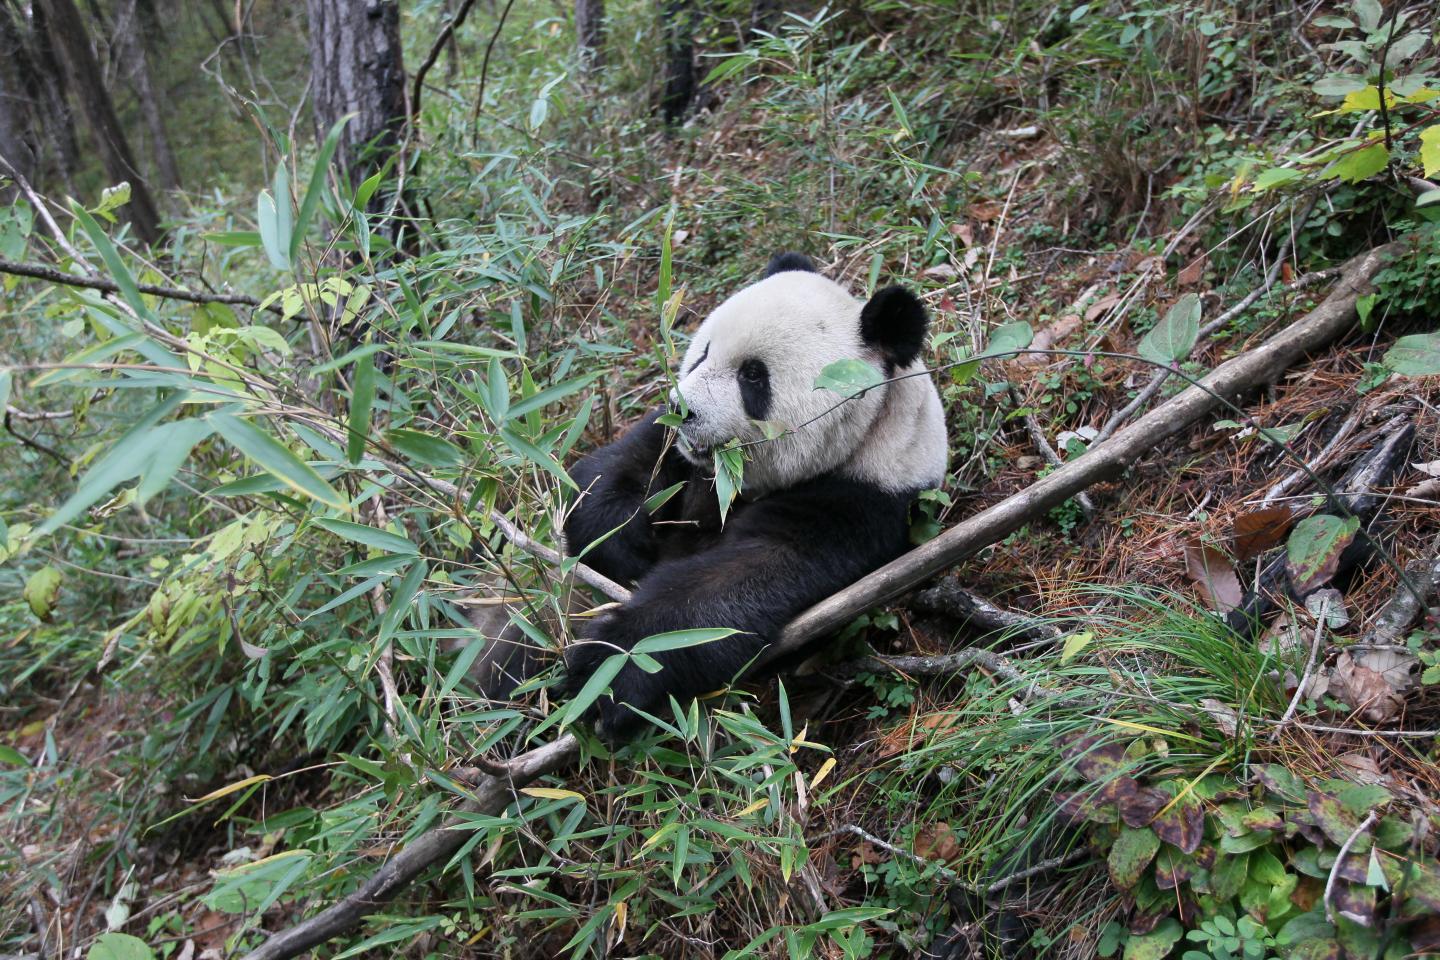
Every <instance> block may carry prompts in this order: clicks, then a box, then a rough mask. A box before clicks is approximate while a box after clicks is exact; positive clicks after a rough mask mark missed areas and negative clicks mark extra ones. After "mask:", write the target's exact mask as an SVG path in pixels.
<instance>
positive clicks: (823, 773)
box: [810, 757, 835, 793]
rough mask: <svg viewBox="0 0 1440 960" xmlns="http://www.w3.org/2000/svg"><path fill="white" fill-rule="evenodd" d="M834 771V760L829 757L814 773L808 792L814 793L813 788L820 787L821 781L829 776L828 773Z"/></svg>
mask: <svg viewBox="0 0 1440 960" xmlns="http://www.w3.org/2000/svg"><path fill="white" fill-rule="evenodd" d="M834 769H835V758H834V757H830V758H828V759H827V760H826V761H825V762H824V763H822V764H820V769H819V770H816V771H815V777H814V779H812V780H811V781H810V792H811V793H814V792H815V788H816V787H818V786H820V783H821V781H823V780H824V779H825V778H826V777H828V776H830V771H831V770H834Z"/></svg>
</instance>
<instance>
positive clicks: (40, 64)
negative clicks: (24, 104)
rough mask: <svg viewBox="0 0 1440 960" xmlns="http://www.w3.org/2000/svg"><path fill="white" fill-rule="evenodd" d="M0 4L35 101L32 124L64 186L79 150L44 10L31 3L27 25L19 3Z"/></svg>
mask: <svg viewBox="0 0 1440 960" xmlns="http://www.w3.org/2000/svg"><path fill="white" fill-rule="evenodd" d="M0 3H4V5H5V6H6V8H7V9H8V10H10V11H12V12H13V18H12V21H11V22H12V23H13V25H14V26H15V29H16V36H17V38H18V39H19V40H20V44H21V46H20V56H21V57H22V59H20V60H19V61H17V63H16V64H15V65H16V67H17V68H18V70H19V75H20V80H21V82H22V83H23V84H24V85H25V87H26V89H27V90H28V91H29V94H30V99H31V101H32V102H33V103H34V104H35V108H34V109H35V113H34V120H33V122H34V125H35V126H36V127H37V128H38V132H39V133H40V134H43V136H44V138H45V141H46V143H48V144H49V147H50V151H51V153H52V155H53V162H54V165H55V169H57V170H58V171H59V173H60V179H61V180H63V181H64V183H65V186H66V187H67V188H68V187H69V186H70V183H71V178H72V177H73V176H74V173H75V158H76V157H77V156H78V155H79V153H80V150H79V147H77V146H76V144H75V124H74V121H73V119H72V114H71V111H70V101H69V98H68V97H67V96H66V93H65V73H64V70H63V69H61V67H60V61H59V58H58V57H57V56H56V55H55V49H54V47H53V46H52V45H51V43H50V31H49V29H48V26H47V24H48V21H47V20H46V19H45V11H44V10H42V9H41V8H40V7H39V6H35V5H32V6H31V8H30V16H29V22H28V24H27V23H26V16H25V13H24V6H23V4H21V3H18V2H16V0H0Z"/></svg>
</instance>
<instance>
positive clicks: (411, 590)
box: [375, 560, 430, 647]
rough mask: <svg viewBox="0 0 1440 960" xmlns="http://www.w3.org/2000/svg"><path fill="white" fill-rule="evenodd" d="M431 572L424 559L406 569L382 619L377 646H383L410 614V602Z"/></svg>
mask: <svg viewBox="0 0 1440 960" xmlns="http://www.w3.org/2000/svg"><path fill="white" fill-rule="evenodd" d="M429 572H430V567H429V565H428V564H427V563H425V561H424V560H416V561H415V562H414V563H412V564H411V565H410V569H409V570H406V571H405V576H404V577H403V578H402V579H401V580H400V583H399V585H398V586H396V588H395V592H394V593H392V594H390V605H389V606H388V607H386V608H385V616H384V617H382V618H381V619H380V633H379V636H378V637H377V638H376V640H375V643H376V646H377V647H383V646H384V645H385V644H386V643H388V642H389V640H390V638H391V637H393V636H395V632H396V631H397V630H399V629H400V625H401V624H403V623H404V622H405V618H406V617H407V616H409V615H410V604H412V603H413V602H414V601H415V597H416V596H417V595H418V594H419V593H420V588H421V587H422V586H423V585H424V583H425V574H427V573H429Z"/></svg>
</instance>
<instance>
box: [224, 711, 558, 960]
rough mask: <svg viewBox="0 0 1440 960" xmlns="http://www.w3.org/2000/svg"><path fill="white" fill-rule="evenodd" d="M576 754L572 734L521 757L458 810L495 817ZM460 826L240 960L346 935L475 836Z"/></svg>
mask: <svg viewBox="0 0 1440 960" xmlns="http://www.w3.org/2000/svg"><path fill="white" fill-rule="evenodd" d="M579 755H580V741H579V740H577V739H576V737H575V735H574V734H573V733H567V734H566V735H565V736H563V737H561V738H560V739H558V740H556V741H554V742H552V743H548V744H546V745H545V746H543V747H539V748H537V749H535V750H531V751H530V752H529V753H524V754H521V755H520V756H519V757H516V758H515V759H514V760H513V761H511V762H510V763H509V764H508V765H507V768H506V775H505V776H498V777H497V776H487V777H485V778H484V779H483V780H482V781H481V782H480V783H478V784H476V785H475V789H474V791H473V799H471V800H470V801H469V802H467V803H465V804H464V805H463V806H462V807H461V808H460V811H461V812H462V813H472V814H473V813H478V814H484V815H487V816H492V817H493V816H496V815H498V814H499V813H500V812H501V811H503V810H504V809H505V808H506V807H508V806H509V805H510V803H511V802H512V801H513V800H514V799H515V792H516V791H517V790H519V789H520V788H521V787H523V786H525V785H526V784H528V783H530V782H531V781H533V780H535V779H536V778H538V777H542V776H544V775H545V774H547V773H552V772H554V771H555V770H558V769H560V768H561V767H563V766H566V765H568V764H570V763H571V762H572V761H574V760H575V759H576V758H577V757H578V756H579ZM464 825H465V820H464V818H463V817H456V816H451V817H449V818H447V819H446V821H445V822H444V823H443V824H442V825H440V826H438V827H434V828H432V829H431V830H429V831H427V832H426V833H424V834H422V835H421V836H419V837H417V838H416V839H415V840H412V841H411V842H410V843H409V844H407V845H406V846H405V849H403V850H401V851H400V852H399V853H397V854H396V855H395V856H394V857H392V858H391V859H389V860H387V861H386V862H385V863H384V864H382V865H381V867H380V869H378V870H376V871H375V873H374V874H372V875H371V877H370V879H368V880H366V881H365V882H364V883H363V884H361V885H360V887H359V889H357V890H356V891H355V892H354V893H351V894H349V895H348V896H346V897H344V898H343V899H341V900H339V901H338V902H336V903H335V904H333V905H332V906H330V907H328V908H326V909H324V910H322V911H320V912H319V913H317V914H315V916H313V917H311V918H310V919H308V920H305V921H303V922H301V923H298V924H296V925H295V926H293V927H291V928H290V929H288V930H283V931H281V932H280V933H277V934H275V935H274V936H273V937H271V938H270V939H269V940H266V941H265V942H264V943H262V944H261V945H260V946H258V947H256V948H255V949H254V950H251V951H250V952H249V953H247V954H246V955H245V957H244V960H286V958H289V957H294V956H298V955H300V954H301V953H304V952H305V951H306V950H309V949H310V948H312V947H317V946H319V945H320V944H322V943H324V942H325V941H326V940H329V939H330V938H331V937H333V936H337V935H338V934H341V933H344V932H345V931H346V930H349V929H350V928H351V927H353V926H355V925H356V924H358V923H359V922H360V921H361V920H362V919H364V918H365V917H366V916H368V915H370V914H372V913H375V912H376V910H377V909H378V908H379V907H380V905H381V904H383V903H386V902H388V901H390V900H393V899H394V898H395V896H396V894H398V893H399V892H400V891H401V890H404V889H405V888H406V887H407V886H409V885H410V882H411V881H412V880H414V879H415V878H416V877H418V876H420V874H422V873H424V872H425V870H426V869H428V868H429V867H430V866H432V865H434V864H436V863H439V862H441V861H442V860H445V859H448V858H449V857H453V856H454V855H455V853H456V852H457V851H458V850H459V849H460V848H461V847H463V846H464V845H465V841H466V840H469V839H470V837H471V836H472V835H473V834H472V833H471V831H469V830H465V829H462V828H463V827H464Z"/></svg>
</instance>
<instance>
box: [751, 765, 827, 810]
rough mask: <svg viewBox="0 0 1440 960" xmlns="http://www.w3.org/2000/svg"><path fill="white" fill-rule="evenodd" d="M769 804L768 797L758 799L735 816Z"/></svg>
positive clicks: (763, 807)
mask: <svg viewBox="0 0 1440 960" xmlns="http://www.w3.org/2000/svg"><path fill="white" fill-rule="evenodd" d="M830 762H831V763H833V762H834V761H833V760H831V761H830ZM768 806H770V801H769V800H768V799H760V800H756V801H755V802H754V803H752V804H750V806H748V807H746V808H745V809H744V810H741V811H740V812H739V813H737V814H735V816H737V817H743V816H745V815H746V814H750V813H754V812H755V811H756V810H764V809H765V808H766V807H768Z"/></svg>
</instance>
